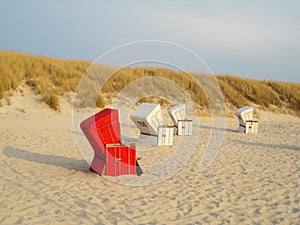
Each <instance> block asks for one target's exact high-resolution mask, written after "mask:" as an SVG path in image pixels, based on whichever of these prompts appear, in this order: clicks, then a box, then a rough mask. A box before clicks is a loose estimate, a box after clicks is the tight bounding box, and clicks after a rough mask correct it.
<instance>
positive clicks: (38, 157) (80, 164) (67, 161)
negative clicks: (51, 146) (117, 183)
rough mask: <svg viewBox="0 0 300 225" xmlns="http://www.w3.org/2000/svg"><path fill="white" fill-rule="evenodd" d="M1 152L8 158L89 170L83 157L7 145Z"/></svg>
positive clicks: (83, 170)
mask: <svg viewBox="0 0 300 225" xmlns="http://www.w3.org/2000/svg"><path fill="white" fill-rule="evenodd" d="M3 154H4V155H6V156H7V157H9V158H16V159H23V160H27V161H30V162H36V163H40V164H46V165H53V166H59V167H63V168H66V169H69V170H77V171H81V172H86V173H87V172H88V171H89V165H88V164H87V162H86V161H85V160H84V159H82V160H78V159H73V158H67V157H64V156H52V155H44V154H40V153H35V152H28V151H26V150H22V149H18V148H14V147H11V146H7V147H6V148H5V149H4V150H3Z"/></svg>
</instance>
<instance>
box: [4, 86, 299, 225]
mask: <svg viewBox="0 0 300 225" xmlns="http://www.w3.org/2000/svg"><path fill="white" fill-rule="evenodd" d="M259 114H260V118H259V133H258V134H241V133H237V132H235V130H236V129H237V126H238V122H237V120H236V119H235V118H228V119H227V125H226V126H227V127H226V129H225V137H224V140H223V142H222V147H221V149H220V152H219V154H218V155H217V157H216V159H215V160H214V161H213V162H212V164H211V165H210V166H209V167H208V168H207V169H205V170H204V171H201V172H199V170H198V167H199V160H200V159H201V157H202V154H203V152H204V150H205V148H206V145H207V141H208V139H209V135H210V131H211V128H212V127H211V126H210V121H209V119H207V118H200V125H201V127H200V130H201V132H202V133H201V140H200V141H199V143H198V146H197V149H196V151H195V152H194V154H193V156H192V158H191V160H189V162H188V163H187V164H186V165H185V167H184V168H183V169H181V170H180V171H179V172H178V173H176V174H175V175H173V176H172V177H170V178H169V179H167V180H164V181H162V182H159V183H156V184H152V185H147V186H141V187H132V186H127V185H120V184H116V183H114V182H111V181H110V180H108V179H106V178H104V177H101V176H98V175H97V174H95V173H91V172H89V166H88V164H87V163H86V162H85V160H84V159H83V157H82V155H81V153H80V151H79V150H78V148H77V145H76V142H75V138H74V134H73V128H72V113H71V104H70V103H69V102H68V101H63V102H62V110H61V112H59V113H58V112H54V111H52V110H50V109H49V108H48V107H47V106H46V105H43V104H42V103H40V102H39V100H38V99H37V97H36V96H34V95H33V94H32V93H31V92H30V91H29V90H24V91H23V92H22V96H21V93H20V92H17V93H16V94H15V95H14V96H13V97H12V98H11V105H10V106H5V105H4V106H3V107H1V108H0V128H1V129H0V168H1V170H0V180H1V182H0V190H1V197H0V208H1V210H0V224H299V223H300V210H299V209H300V119H299V118H296V117H293V116H289V115H276V114H272V113H269V112H262V111H260V112H259ZM167 151H168V150H165V152H164V149H158V150H156V151H154V154H151V156H149V154H148V155H147V154H146V153H144V155H143V158H142V160H140V165H141V167H143V165H147V164H149V162H150V161H149V160H150V157H151V160H156V159H158V158H159V157H162V156H163V157H164V154H166V155H167ZM183 151H184V149H183ZM141 154H142V153H141ZM145 176H147V174H145Z"/></svg>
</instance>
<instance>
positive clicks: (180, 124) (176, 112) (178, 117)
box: [168, 103, 193, 136]
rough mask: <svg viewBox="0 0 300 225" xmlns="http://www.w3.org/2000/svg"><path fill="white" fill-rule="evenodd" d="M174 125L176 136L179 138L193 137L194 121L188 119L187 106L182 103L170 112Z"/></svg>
mask: <svg viewBox="0 0 300 225" xmlns="http://www.w3.org/2000/svg"><path fill="white" fill-rule="evenodd" d="M168 113H169V115H170V117H171V119H172V121H173V123H174V134H175V135H178V136H182V135H183V136H189V135H192V129H193V121H192V120H190V119H187V118H186V113H185V105H184V104H182V103H180V104H177V105H175V106H173V107H171V108H170V109H169V110H168Z"/></svg>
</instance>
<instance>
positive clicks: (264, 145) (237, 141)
mask: <svg viewBox="0 0 300 225" xmlns="http://www.w3.org/2000/svg"><path fill="white" fill-rule="evenodd" d="M231 141H232V142H235V143H237V144H241V145H250V146H257V147H266V148H280V149H291V150H295V151H300V147H299V146H294V145H287V144H278V145H274V144H267V143H257V142H248V141H241V140H231Z"/></svg>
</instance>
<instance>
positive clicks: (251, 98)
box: [0, 51, 300, 116]
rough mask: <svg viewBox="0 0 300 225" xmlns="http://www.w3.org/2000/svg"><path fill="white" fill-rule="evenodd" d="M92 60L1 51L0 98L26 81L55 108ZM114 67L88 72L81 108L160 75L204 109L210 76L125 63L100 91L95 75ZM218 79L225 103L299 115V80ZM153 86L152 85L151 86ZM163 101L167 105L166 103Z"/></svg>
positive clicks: (172, 92)
mask: <svg viewBox="0 0 300 225" xmlns="http://www.w3.org/2000/svg"><path fill="white" fill-rule="evenodd" d="M90 65H91V63H90V62H86V61H75V60H61V59H54V58H47V57H42V56H32V55H28V54H21V53H16V52H9V51H0V78H1V83H0V99H2V98H6V94H5V93H7V92H8V91H11V90H15V89H16V88H17V87H18V86H19V85H20V84H21V82H22V81H23V80H25V81H26V83H27V84H28V85H30V86H31V87H33V88H34V90H35V91H36V94H38V95H40V96H41V100H42V101H44V102H46V103H47V104H48V105H49V106H50V107H51V108H53V109H55V110H59V100H58V96H59V95H63V94H64V93H68V92H74V91H76V88H77V85H78V83H79V81H80V79H81V77H82V75H83V74H84V73H85V72H86V71H87V69H88V68H89V66H90ZM93 69H94V70H95V71H93ZM112 71H114V69H113V68H112V67H108V66H99V68H92V69H91V71H90V74H93V73H94V74H98V77H97V78H96V79H95V77H93V75H91V76H89V77H88V78H87V80H86V85H87V86H85V87H88V88H84V89H83V90H82V91H81V95H82V96H80V100H82V101H81V102H79V105H80V106H81V107H86V106H93V105H95V103H96V106H98V107H105V104H106V103H109V102H111V99H112V97H113V96H115V95H116V94H117V93H119V92H120V91H121V90H122V89H123V88H125V87H127V86H128V85H129V84H130V83H132V82H134V81H136V80H139V79H140V78H146V77H160V78H165V79H167V80H170V81H172V82H173V83H175V84H176V85H178V86H179V87H180V88H181V89H182V90H184V91H185V92H186V93H187V94H188V95H189V96H190V98H191V99H192V100H193V101H194V102H195V105H196V106H197V107H198V108H199V109H203V110H204V111H205V112H207V110H208V101H207V98H206V95H205V93H206V92H205V93H204V91H203V90H205V89H206V91H207V90H208V89H207V87H210V83H209V82H210V79H208V76H210V75H207V74H200V73H199V74H197V76H198V78H199V79H200V80H201V84H202V85H204V86H207V87H204V89H203V87H199V85H198V84H197V83H196V82H195V81H194V80H193V79H192V78H191V77H189V76H187V75H186V74H185V73H184V72H179V71H174V70H169V69H162V68H151V67H138V68H123V69H120V70H118V71H117V72H116V73H114V74H113V75H112V76H110V78H109V79H108V80H107V81H106V82H105V85H104V86H103V88H102V90H101V93H100V92H99V91H100V90H99V85H98V83H99V82H97V79H102V78H101V76H103V75H105V76H107V77H108V75H110V74H111V73H112ZM216 78H217V80H218V82H219V84H220V87H221V90H222V91H223V95H224V97H225V102H226V103H227V104H228V105H231V106H233V107H236V108H239V107H242V106H244V105H249V104H250V105H251V104H256V105H258V106H260V107H261V108H263V109H266V110H273V108H274V106H275V107H276V108H277V109H281V108H282V109H287V110H283V112H284V111H285V112H287V111H289V112H291V111H292V112H293V113H294V114H296V115H298V116H300V84H299V83H286V82H276V81H267V82H265V81H260V80H251V79H246V78H240V77H236V76H231V75H225V76H223V75H218V76H216ZM98 81H99V80H98ZM147 84H148V83H147ZM151 85H152V86H153V87H150V86H151ZM155 85H157V86H159V85H161V87H160V88H162V87H163V85H165V84H160V83H155V82H153V83H151V84H149V87H148V88H149V89H151V88H153V90H155ZM168 88H169V87H167V86H166V87H165V89H166V90H167V93H169V96H168V97H170V98H173V97H174V96H172V94H173V95H174V93H176V92H174V91H172V90H168ZM95 93H97V95H95ZM91 96H92V97H91ZM154 100H155V101H159V100H157V99H154ZM143 101H151V99H150V100H149V99H144V100H143ZM161 101H163V100H161ZM161 103H162V104H168V103H166V102H161Z"/></svg>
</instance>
